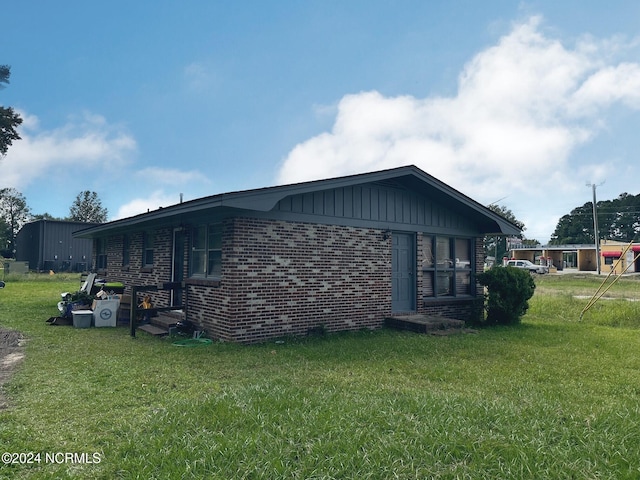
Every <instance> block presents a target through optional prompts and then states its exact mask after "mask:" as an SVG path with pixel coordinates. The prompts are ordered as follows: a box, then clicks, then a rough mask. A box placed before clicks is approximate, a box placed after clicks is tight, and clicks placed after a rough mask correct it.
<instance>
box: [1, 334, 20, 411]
mask: <svg viewBox="0 0 640 480" xmlns="http://www.w3.org/2000/svg"><path fill="white" fill-rule="evenodd" d="M24 342H25V340H24V337H23V336H22V334H21V333H20V332H16V331H13V330H5V329H3V328H0V409H3V408H7V407H8V404H7V400H6V398H5V397H4V394H3V393H4V384H5V383H6V382H7V381H8V380H9V378H10V377H11V375H12V374H13V372H14V371H15V369H16V367H17V366H18V364H19V363H20V362H21V361H22V359H23V358H24Z"/></svg>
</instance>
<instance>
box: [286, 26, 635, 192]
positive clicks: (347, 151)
mask: <svg viewBox="0 0 640 480" xmlns="http://www.w3.org/2000/svg"><path fill="white" fill-rule="evenodd" d="M541 25H542V19H541V18H540V17H532V18H530V19H528V20H527V21H526V22H524V23H520V24H516V25H514V26H513V28H512V30H511V31H510V32H509V33H508V34H506V35H505V36H504V37H502V38H500V39H499V41H498V42H497V43H496V44H495V45H493V46H491V47H489V48H487V49H485V50H483V51H481V52H479V53H478V54H477V55H475V57H473V58H472V59H471V60H470V61H469V62H468V63H467V64H466V65H465V67H464V69H463V71H462V72H461V73H460V75H459V78H458V89H457V92H456V94H455V95H454V96H451V97H438V96H433V97H428V98H415V97H413V96H398V97H385V96H384V95H382V94H380V93H379V92H376V91H368V92H360V93H356V94H350V95H345V96H344V97H343V98H342V99H341V100H340V101H339V103H338V106H337V113H336V116H335V121H334V123H333V127H332V129H331V131H329V132H324V133H321V134H319V135H317V136H315V137H313V138H310V139H308V140H306V141H305V142H302V143H300V144H298V145H296V146H295V148H293V149H292V150H291V151H290V152H289V154H288V155H287V157H286V158H285V159H284V161H283V163H282V165H281V167H280V170H279V174H278V182H280V183H290V182H297V181H303V180H311V179H318V178H327V177H332V176H339V175H347V174H352V173H360V172H365V171H372V170H378V169H384V168H390V167H395V166H400V165H407V164H415V165H417V166H418V167H420V168H422V169H423V170H425V171H426V172H428V173H430V174H432V175H434V176H435V177H437V178H439V179H441V180H443V181H445V182H447V183H449V184H450V185H452V186H454V187H455V188H457V189H459V190H461V191H463V192H465V193H466V194H468V195H471V196H472V197H474V198H480V199H488V198H489V196H491V197H494V198H495V199H497V198H500V197H503V196H507V195H512V194H517V195H529V197H528V198H529V200H530V201H535V199H536V198H543V197H548V196H549V191H548V190H545V189H543V188H541V182H538V181H535V180H536V179H539V178H540V177H541V174H542V173H543V172H544V174H545V175H546V176H547V177H552V178H553V179H554V181H556V182H561V183H567V182H569V183H570V182H571V181H574V182H576V181H577V182H578V183H580V184H581V186H582V187H584V179H583V178H579V179H578V180H574V179H572V177H573V176H574V175H572V173H573V174H575V171H574V170H575V167H576V166H575V165H571V154H572V153H573V152H575V151H576V149H577V148H578V147H580V146H583V145H586V144H587V143H588V142H589V141H590V140H592V139H593V138H594V136H596V135H597V133H598V131H599V129H600V128H601V122H602V119H601V114H602V111H603V109H604V108H608V107H610V106H612V105H613V104H616V103H619V104H622V105H625V106H627V107H630V108H633V109H638V108H640V65H639V64H638V63H630V62H622V63H619V64H615V63H611V62H614V60H613V58H614V57H615V55H612V52H613V51H615V50H617V51H618V52H619V51H620V50H621V49H622V47H621V46H620V44H619V39H613V40H608V41H606V42H605V41H603V42H600V43H598V42H597V41H595V40H594V39H590V38H587V37H585V38H583V39H581V40H580V41H579V42H577V43H576V44H575V46H573V47H568V46H565V45H563V43H562V42H561V41H559V40H557V39H554V38H549V37H548V36H547V35H545V34H544V33H543V31H542V28H541ZM582 167H584V165H582ZM572 169H573V170H572ZM588 170H589V169H588V168H587V169H585V171H588ZM532 180H534V181H532ZM556 184H557V183H556Z"/></svg>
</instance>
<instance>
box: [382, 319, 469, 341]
mask: <svg viewBox="0 0 640 480" xmlns="http://www.w3.org/2000/svg"><path fill="white" fill-rule="evenodd" d="M384 324H385V326H386V327H389V328H395V329H397V330H408V331H411V332H416V333H427V334H429V335H440V336H445V335H453V334H458V333H477V331H476V330H473V329H470V328H465V323H464V321H462V320H456V319H453V318H445V317H439V316H434V315H392V316H390V317H387V318H385V319H384Z"/></svg>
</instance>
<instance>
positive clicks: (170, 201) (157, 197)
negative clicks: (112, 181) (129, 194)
mask: <svg viewBox="0 0 640 480" xmlns="http://www.w3.org/2000/svg"><path fill="white" fill-rule="evenodd" d="M179 201H180V197H179V196H178V197H176V195H174V194H168V193H166V192H165V191H163V190H155V191H153V192H151V193H150V194H149V195H148V196H146V197H144V198H135V199H133V200H131V201H129V202H127V203H125V204H123V205H121V206H120V207H119V208H118V211H117V213H116V214H115V215H114V216H113V217H112V218H110V219H109V220H118V219H120V218H127V217H132V216H134V215H139V214H141V213H145V212H149V211H153V210H157V209H158V208H159V207H168V206H169V205H175V204H176V203H179Z"/></svg>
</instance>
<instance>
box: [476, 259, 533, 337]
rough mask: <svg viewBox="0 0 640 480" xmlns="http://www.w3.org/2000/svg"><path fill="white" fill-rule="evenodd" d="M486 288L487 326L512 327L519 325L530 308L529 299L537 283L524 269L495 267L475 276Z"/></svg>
mask: <svg viewBox="0 0 640 480" xmlns="http://www.w3.org/2000/svg"><path fill="white" fill-rule="evenodd" d="M476 278H477V280H478V283H480V285H484V286H485V287H487V290H488V294H487V295H486V306H485V308H486V310H487V318H486V320H485V324H486V325H513V324H517V323H520V320H521V319H522V316H523V315H524V314H525V313H526V312H527V310H528V309H529V299H530V298H531V297H532V296H533V292H534V290H535V288H536V284H535V282H534V281H533V278H531V274H530V273H529V272H528V271H527V270H523V269H521V268H515V267H494V268H492V269H491V270H487V271H486V272H484V273H481V274H479V275H478V276H477V277H476Z"/></svg>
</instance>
